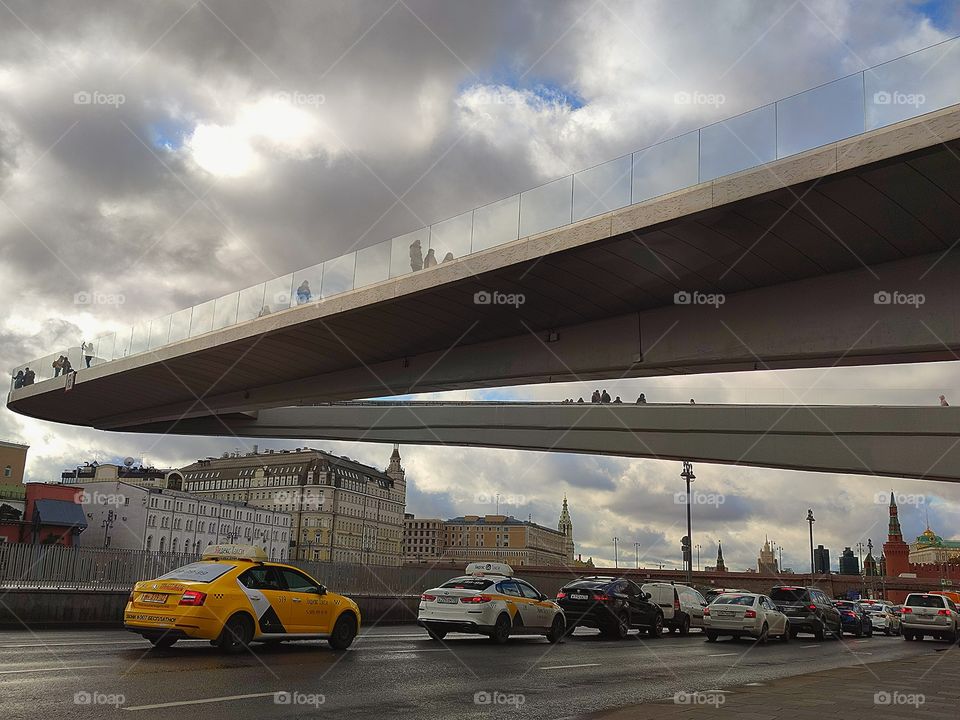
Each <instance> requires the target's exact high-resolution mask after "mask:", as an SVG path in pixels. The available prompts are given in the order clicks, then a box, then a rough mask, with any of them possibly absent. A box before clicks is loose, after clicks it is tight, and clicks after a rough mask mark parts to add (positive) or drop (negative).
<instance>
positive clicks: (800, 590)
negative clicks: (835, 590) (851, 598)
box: [768, 585, 843, 640]
mask: <svg viewBox="0 0 960 720" xmlns="http://www.w3.org/2000/svg"><path fill="white" fill-rule="evenodd" d="M768 594H769V596H770V599H771V600H773V602H774V604H775V605H776V606H777V608H778V609H779V610H780V612H782V613H783V614H784V615H786V616H787V618H788V619H789V620H790V637H796V636H797V634H798V633H811V634H812V635H813V636H814V637H816V638H817V640H823V639H824V637H826V636H827V635H829V636H830V637H833V638H836V639H839V638H840V635H841V634H842V632H843V628H842V624H841V622H840V611H839V610H837V608H836V607H834V605H833V601H832V600H831V599H830V598H829V597H827V594H826V593H825V592H823V590H819V589H817V588H811V587H797V586H795V585H778V586H777V587H775V588H773V589H772V590H771V591H770V592H769V593H768Z"/></svg>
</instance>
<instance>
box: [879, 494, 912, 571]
mask: <svg viewBox="0 0 960 720" xmlns="http://www.w3.org/2000/svg"><path fill="white" fill-rule="evenodd" d="M898 512H899V511H898V510H897V501H896V498H894V496H893V492H892V491H891V493H890V527H889V528H888V530H887V541H886V542H885V543H884V544H883V555H884V557H885V558H886V571H887V575H890V576H893V577H897V576H898V575H900V573H905V572H910V546H909V545H907V544H906V543H905V542H904V541H903V531H902V530H901V529H900V517H899V515H898Z"/></svg>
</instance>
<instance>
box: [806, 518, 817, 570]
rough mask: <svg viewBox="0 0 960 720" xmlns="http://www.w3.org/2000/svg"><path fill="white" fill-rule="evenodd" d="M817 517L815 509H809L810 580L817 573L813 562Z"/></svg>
mask: <svg viewBox="0 0 960 720" xmlns="http://www.w3.org/2000/svg"><path fill="white" fill-rule="evenodd" d="M816 521H817V519H816V518H815V517H814V516H813V510H809V509H808V510H807V522H808V523H810V581H811V582H813V577H814V575H815V574H816V567H815V566H814V564H813V524H814V523H815V522H816Z"/></svg>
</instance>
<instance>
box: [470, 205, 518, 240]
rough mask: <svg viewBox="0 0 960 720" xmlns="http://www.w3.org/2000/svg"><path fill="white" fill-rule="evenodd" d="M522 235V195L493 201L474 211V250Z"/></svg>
mask: <svg viewBox="0 0 960 720" xmlns="http://www.w3.org/2000/svg"><path fill="white" fill-rule="evenodd" d="M519 237H520V195H514V196H512V197H508V198H504V199H503V200H498V201H497V202H492V203H490V204H489V205H484V206H483V207H480V208H477V209H476V210H474V211H473V242H472V243H471V246H470V249H471V250H472V251H473V252H477V251H478V250H486V249H487V248H492V247H495V246H497V245H502V244H503V243H506V242H510V241H511V240H516V239H517V238H519Z"/></svg>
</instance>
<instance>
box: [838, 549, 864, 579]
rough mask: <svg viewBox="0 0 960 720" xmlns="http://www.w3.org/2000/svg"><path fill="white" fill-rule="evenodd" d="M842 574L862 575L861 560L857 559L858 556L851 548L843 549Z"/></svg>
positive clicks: (841, 559)
mask: <svg viewBox="0 0 960 720" xmlns="http://www.w3.org/2000/svg"><path fill="white" fill-rule="evenodd" d="M840 574H841V575H859V574H860V560H859V559H858V558H857V556H856V554H855V553H854V552H853V550H852V549H851V548H849V547H845V548H844V549H843V553H842V554H841V555H840Z"/></svg>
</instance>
